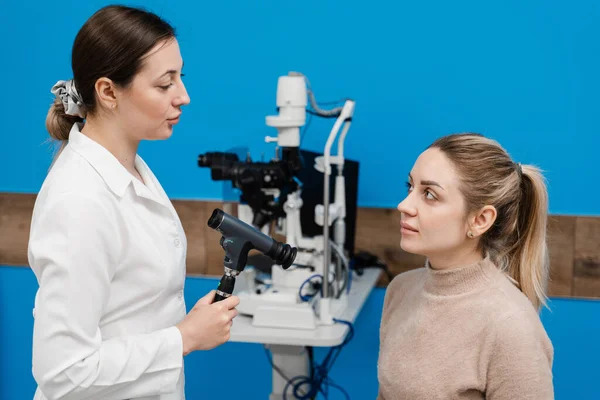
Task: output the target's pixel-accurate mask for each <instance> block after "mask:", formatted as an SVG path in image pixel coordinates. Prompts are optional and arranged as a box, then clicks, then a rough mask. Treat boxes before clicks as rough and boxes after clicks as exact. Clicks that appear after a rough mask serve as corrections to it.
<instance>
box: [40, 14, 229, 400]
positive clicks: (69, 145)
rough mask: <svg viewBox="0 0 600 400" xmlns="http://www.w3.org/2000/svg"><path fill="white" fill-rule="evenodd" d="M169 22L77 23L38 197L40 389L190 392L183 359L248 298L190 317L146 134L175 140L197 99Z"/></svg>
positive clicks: (223, 329) (207, 301)
mask: <svg viewBox="0 0 600 400" xmlns="http://www.w3.org/2000/svg"><path fill="white" fill-rule="evenodd" d="M182 67H183V61H182V57H181V54H180V51H179V46H178V43H177V40H176V37H175V33H174V30H173V28H172V27H171V26H170V25H169V24H168V23H166V22H165V21H163V20H162V19H161V18H159V17H158V16H156V15H154V14H152V13H149V12H147V11H144V10H140V9H135V8H129V7H121V6H110V7H105V8H103V9H101V10H99V11H98V12H96V13H95V14H94V15H93V16H92V17H91V18H90V19H89V20H88V21H87V22H86V23H85V24H84V26H83V27H82V28H81V30H80V31H79V33H78V34H77V37H76V39H75V42H74V44H73V50H72V68H73V79H72V80H68V81H59V82H57V84H56V85H55V86H54V87H53V88H52V92H53V93H54V94H55V95H56V100H55V102H54V104H53V105H52V106H51V108H50V111H49V112H48V116H47V120H46V126H47V129H48V131H49V132H50V135H51V136H52V137H53V138H54V139H57V140H59V141H61V142H62V146H61V150H60V152H59V153H58V156H57V158H56V159H55V161H54V163H53V165H52V167H51V169H50V171H49V173H48V176H47V178H46V180H45V181H44V183H43V185H42V188H41V190H40V193H39V195H38V198H37V201H36V204H35V208H34V212H33V218H32V224H31V232H30V241H29V249H28V256H29V262H30V265H31V267H32V269H33V271H34V273H35V275H36V277H37V280H38V283H39V290H38V292H37V295H36V298H35V308H34V318H35V319H34V321H35V322H34V334H33V375H34V377H35V380H36V382H37V384H38V388H37V391H36V393H35V399H36V400H41V399H114V400H117V399H132V398H136V399H140V398H142V399H147V400H148V399H153V400H159V399H160V400H167V399H168V400H183V399H184V398H185V394H184V373H183V356H185V355H186V354H188V353H190V352H192V351H195V350H201V349H211V348H214V347H216V346H218V345H221V344H223V343H224V342H226V341H227V340H228V339H229V332H230V327H231V323H232V319H233V318H234V317H235V315H236V310H235V307H236V306H237V303H238V301H239V300H238V299H237V298H236V297H231V298H229V299H227V300H224V301H222V302H218V303H213V302H212V300H213V296H214V291H213V292H210V293H209V294H208V295H206V296H205V297H204V298H202V299H200V300H199V301H198V303H197V304H196V305H195V306H194V308H193V309H192V310H191V311H190V312H189V313H188V314H187V315H186V307H185V303H184V297H183V288H184V280H185V272H186V268H185V260H186V247H187V242H186V237H185V233H184V231H183V228H182V226H181V222H180V220H179V218H178V216H177V213H176V211H175V209H174V208H173V206H172V204H171V202H170V201H169V199H168V197H167V195H166V194H165V192H164V191H163V189H162V187H161V185H160V183H159V182H158V180H157V179H156V177H155V176H154V174H153V173H152V171H151V170H150V168H148V166H147V165H146V163H145V162H144V161H143V160H142V159H141V158H140V157H139V156H138V155H137V149H138V145H139V143H140V141H141V140H157V139H167V138H169V137H170V136H171V134H172V132H173V128H174V126H175V125H176V124H177V122H178V121H179V118H180V114H181V107H182V106H184V105H186V104H188V103H189V101H190V99H189V97H188V94H187V92H186V89H185V86H184V84H183V82H182V80H181V77H182V73H181V69H182Z"/></svg>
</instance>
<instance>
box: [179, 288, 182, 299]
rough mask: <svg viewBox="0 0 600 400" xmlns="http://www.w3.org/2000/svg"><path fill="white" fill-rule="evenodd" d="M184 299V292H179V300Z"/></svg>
mask: <svg viewBox="0 0 600 400" xmlns="http://www.w3.org/2000/svg"><path fill="white" fill-rule="evenodd" d="M181 299H183V290H180V291H179V300H181Z"/></svg>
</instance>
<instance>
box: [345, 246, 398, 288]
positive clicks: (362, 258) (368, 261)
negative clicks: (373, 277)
mask: <svg viewBox="0 0 600 400" xmlns="http://www.w3.org/2000/svg"><path fill="white" fill-rule="evenodd" d="M350 266H351V268H350V269H352V270H354V271H356V273H357V274H358V275H362V274H363V270H365V269H367V268H381V269H382V270H383V272H384V273H385V274H386V276H387V278H388V280H389V281H390V282H391V281H392V279H394V274H392V272H391V271H390V269H389V268H388V266H387V264H386V263H385V262H383V260H381V259H380V258H379V257H377V256H376V255H374V254H372V253H369V252H367V251H360V252H358V253H356V254H355V255H354V256H353V257H352V258H351V260H350Z"/></svg>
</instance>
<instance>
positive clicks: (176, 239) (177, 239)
mask: <svg viewBox="0 0 600 400" xmlns="http://www.w3.org/2000/svg"><path fill="white" fill-rule="evenodd" d="M173 242H174V243H175V247H179V245H180V244H181V241H180V240H179V238H175V240H174V241H173Z"/></svg>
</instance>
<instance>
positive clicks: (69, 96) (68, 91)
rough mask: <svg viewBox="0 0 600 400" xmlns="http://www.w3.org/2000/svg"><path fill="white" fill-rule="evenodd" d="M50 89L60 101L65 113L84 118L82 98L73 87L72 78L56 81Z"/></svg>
mask: <svg viewBox="0 0 600 400" xmlns="http://www.w3.org/2000/svg"><path fill="white" fill-rule="evenodd" d="M50 91H51V92H52V94H54V95H55V96H56V97H58V98H59V99H60V100H61V101H62V103H63V106H64V107H65V114H67V115H74V116H77V117H80V118H85V111H84V105H83V100H82V99H81V95H80V94H79V92H78V91H77V89H76V88H75V82H74V81H73V79H69V80H68V81H58V82H56V84H55V85H54V86H52V90H50Z"/></svg>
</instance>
